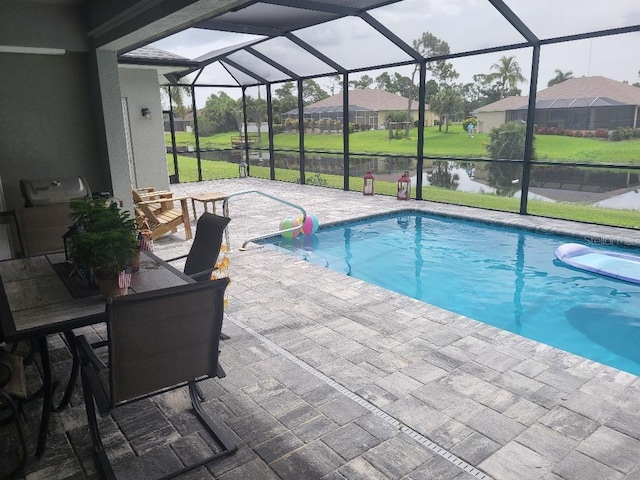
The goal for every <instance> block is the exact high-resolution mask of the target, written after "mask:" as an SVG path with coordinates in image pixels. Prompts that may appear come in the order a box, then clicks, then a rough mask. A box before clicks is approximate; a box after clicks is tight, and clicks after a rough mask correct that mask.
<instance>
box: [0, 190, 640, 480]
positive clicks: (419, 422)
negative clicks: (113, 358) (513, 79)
mask: <svg viewBox="0 0 640 480" xmlns="http://www.w3.org/2000/svg"><path fill="white" fill-rule="evenodd" d="M172 189H173V190H174V191H176V192H177V193H178V194H179V195H189V194H195V193H197V192H205V191H220V192H225V193H226V194H231V193H235V192H240V191H247V190H260V191H264V192H267V193H269V194H271V195H275V196H278V197H281V198H283V199H285V200H287V201H289V202H293V203H297V204H300V205H301V206H303V207H304V208H305V209H306V211H307V212H310V213H314V214H316V215H317V217H318V218H319V220H320V223H321V224H322V223H328V222H335V221H341V220H346V219H351V218H355V217H360V216H365V215H371V214H375V213H382V212H387V211H393V210H397V209H399V208H415V209H421V210H426V211H432V212H439V213H445V214H449V215H465V216H470V217H475V218H482V219H483V220H486V221H494V222H504V223H509V224H514V225H525V226H528V227H531V228H535V229H537V230H540V231H549V232H554V231H556V232H573V233H576V232H580V234H581V235H584V236H585V237H591V238H599V239H601V238H603V237H604V236H608V237H609V238H612V239H615V240H616V241H622V240H624V241H626V242H629V243H635V244H637V245H640V231H634V230H629V229H617V228H609V227H602V226H594V225H582V224H576V223H573V222H564V221H559V220H549V219H543V218H536V217H522V216H519V215H512V214H507V213H501V212H487V211H478V210H475V209H471V208H464V207H454V206H448V205H442V204H435V203H430V202H416V201H411V202H398V201H396V200H395V199H394V198H389V197H382V196H373V197H364V196H363V195H362V194H359V193H357V192H343V191H339V190H329V189H323V188H319V187H313V186H301V185H294V184H285V183H279V182H268V181H263V180H258V179H251V178H247V179H234V180H222V181H212V182H201V183H194V184H184V185H174V186H172ZM229 208H230V216H231V218H232V222H231V224H230V243H231V248H232V252H231V253H230V260H231V266H230V276H231V278H232V283H231V285H230V287H229V289H228V296H229V306H228V308H227V310H226V313H227V318H226V319H225V325H224V328H223V330H224V332H225V333H227V334H228V335H229V336H230V339H228V340H225V341H224V342H222V347H221V348H222V353H221V361H222V364H223V365H224V368H225V370H226V372H227V377H226V378H224V379H221V380H210V381H207V382H206V383H205V387H206V388H205V391H206V393H207V400H208V402H207V404H206V405H207V408H208V409H209V410H210V411H211V412H213V413H214V416H215V417H217V418H218V419H219V420H220V421H223V422H224V423H226V424H227V425H228V426H229V427H230V429H231V430H232V432H234V435H235V437H236V442H237V444H238V446H239V451H238V452H237V453H236V454H234V455H233V456H231V457H229V458H226V459H224V460H222V461H220V462H218V463H214V464H211V465H210V466H208V467H206V468H205V467H202V468H200V469H198V470H196V471H194V472H192V473H191V474H189V475H188V476H186V477H184V478H193V479H196V478H198V479H199V478H219V479H223V480H232V479H238V480H240V479H243V480H244V479H286V480H288V479H291V480H294V479H295V480H300V479H320V478H322V479H327V480H334V479H335V480H338V479H345V478H346V479H367V480H369V479H400V478H406V479H414V480H417V479H439V480H444V479H473V478H479V479H488V478H494V479H505V480H515V479H518V480H521V479H545V480H559V479H567V480H572V479H576V480H578V479H580V480H585V479H623V478H627V479H637V478H640V456H638V455H637V452H638V451H639V449H640V417H639V416H638V411H640V395H638V393H639V391H640V381H639V380H638V377H636V376H634V375H631V374H628V373H624V372H621V371H618V370H616V369H614V368H610V367H607V366H604V365H601V364H598V363H596V362H593V361H590V360H586V359H584V358H581V357H578V356H576V355H572V354H569V353H566V352H563V351H560V350H557V349H554V348H552V347H549V346H547V345H543V344H540V343H537V342H535V341H533V340H528V339H526V338H523V337H519V336H517V335H515V334H511V333H509V332H506V331H502V330H499V329H497V328H495V327H492V326H489V325H486V324H483V323H479V322H476V321H474V320H472V319H468V318H465V317H463V316H461V315H458V314H455V313H452V312H448V311H445V310H442V309H439V308H436V307H434V306H431V305H428V304H425V303H422V302H419V301H417V300H413V299H411V298H407V297H405V296H403V295H400V294H396V293H393V292H390V291H387V290H384V289H382V288H378V287H376V286H373V285H370V284H367V283H365V282H362V281H360V280H357V279H354V278H351V277H347V276H345V275H342V274H340V273H337V272H333V271H329V270H327V269H324V268H322V267H320V266H317V265H313V264H311V263H307V262H304V261H302V260H297V259H294V258H292V257H290V256H287V255H284V254H281V253H278V252H275V251H273V250H270V249H267V248H263V247H260V246H257V245H256V244H249V246H248V248H247V250H246V251H240V249H239V247H240V246H241V245H242V244H243V243H244V242H245V241H246V240H248V239H250V238H253V237H257V236H260V235H264V234H267V233H269V232H273V231H275V230H277V229H278V225H279V222H280V220H281V219H282V218H284V217H285V216H288V215H293V214H295V213H296V212H295V211H294V210H292V209H291V208H290V207H286V206H283V205H280V204H277V203H275V202H272V201H270V200H268V199H265V198H263V197H259V196H256V195H246V196H238V197H234V198H232V199H231V200H230V202H229ZM194 226H195V224H194ZM183 238H184V237H183V235H182V234H181V232H178V233H177V234H176V235H168V236H166V237H163V238H161V239H160V240H158V241H157V242H156V245H155V251H156V253H157V254H158V255H160V256H161V257H164V258H169V257H173V256H176V255H179V254H181V253H186V251H187V250H188V247H189V242H185V241H183V240H182V239H183ZM550 255H551V253H550ZM96 330H97V331H94V330H93V329H87V332H89V333H91V334H94V333H97V334H104V328H102V329H100V328H98V329H96ZM50 341H51V348H52V351H53V356H54V359H55V360H56V363H55V367H56V368H55V371H56V372H64V371H65V370H64V369H65V368H68V362H69V359H68V357H69V355H68V352H67V350H66V349H65V347H64V344H63V343H62V341H61V339H60V338H57V337H54V338H51V339H50ZM29 372H30V373H29V375H30V383H31V385H32V386H37V383H38V375H37V372H35V370H33V369H32V368H31V369H29ZM35 403H36V404H35V405H28V406H27V408H26V414H27V417H28V421H29V424H28V427H29V428H28V429H29V435H30V439H31V442H32V443H33V440H34V438H35V432H34V429H35V426H36V425H37V417H38V405H37V402H35ZM146 403H147V405H146V406H145V408H143V409H139V408H135V409H131V410H130V411H124V412H123V413H121V414H120V415H118V416H116V417H115V418H113V419H111V418H110V417H107V418H106V419H105V420H104V426H105V429H106V431H107V432H108V433H107V437H108V443H107V444H108V447H109V453H110V456H111V458H112V459H113V460H115V461H116V462H117V463H118V465H119V467H120V468H119V473H120V474H121V475H122V478H131V479H140V478H151V477H152V474H153V472H156V471H159V470H161V469H162V468H163V467H164V466H171V465H176V464H178V463H179V462H180V461H181V460H185V461H189V459H192V458H194V457H197V456H198V452H201V451H202V450H206V449H207V448H208V447H207V442H206V438H205V435H204V434H203V433H202V432H201V431H200V430H199V429H198V428H197V426H196V424H194V423H193V422H194V420H193V419H192V418H191V417H190V416H189V414H188V407H189V402H188V395H186V393H185V392H184V391H182V390H179V391H175V392H172V393H170V394H166V395H164V396H162V397H160V398H159V399H157V400H155V401H153V402H152V401H148V402H146ZM3 428H4V427H3ZM9 441H10V440H9V439H8V437H4V438H3V439H2V440H0V447H1V450H0V452H2V455H3V459H4V458H7V457H6V456H7V455H8V451H9V450H10V449H9V446H8V445H7V443H8V442H9ZM33 451H34V446H33V445H31V448H30V452H31V453H33ZM26 478H28V479H44V478H97V475H96V463H95V459H94V457H93V454H92V453H91V445H90V442H89V439H88V433H87V431H86V418H85V414H84V406H83V405H82V401H81V396H80V394H79V393H76V396H75V398H74V402H73V407H72V408H70V409H68V410H66V411H64V412H61V413H57V414H53V419H52V431H51V436H50V438H49V448H48V450H47V453H46V455H45V457H44V458H43V459H41V460H39V461H35V460H33V459H31V460H30V462H29V465H28V473H27V476H26Z"/></svg>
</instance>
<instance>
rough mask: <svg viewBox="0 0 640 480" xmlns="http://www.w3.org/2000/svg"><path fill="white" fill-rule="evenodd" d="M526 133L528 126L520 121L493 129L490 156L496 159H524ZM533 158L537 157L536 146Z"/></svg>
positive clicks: (488, 146) (488, 150)
mask: <svg viewBox="0 0 640 480" xmlns="http://www.w3.org/2000/svg"><path fill="white" fill-rule="evenodd" d="M526 134H527V132H526V126H525V125H524V124H522V123H519V122H509V123H505V124H504V125H501V126H499V127H497V128H493V129H491V133H490V134H489V143H488V144H487V152H489V156H490V157H491V158H494V159H507V160H516V159H522V158H523V157H524V141H525V138H526ZM532 158H535V148H534V153H533V156H532Z"/></svg>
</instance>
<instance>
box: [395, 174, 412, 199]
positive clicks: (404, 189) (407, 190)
mask: <svg viewBox="0 0 640 480" xmlns="http://www.w3.org/2000/svg"><path fill="white" fill-rule="evenodd" d="M409 198H411V179H410V178H409V172H407V171H405V172H404V173H403V174H402V176H401V177H400V178H399V179H398V196H397V199H398V200H409Z"/></svg>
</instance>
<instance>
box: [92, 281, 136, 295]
mask: <svg viewBox="0 0 640 480" xmlns="http://www.w3.org/2000/svg"><path fill="white" fill-rule="evenodd" d="M96 283H97V284H98V287H99V288H100V293H101V294H102V297H103V298H109V297H119V296H121V295H126V294H127V292H128V289H127V288H120V287H119V286H118V277H116V278H98V277H96Z"/></svg>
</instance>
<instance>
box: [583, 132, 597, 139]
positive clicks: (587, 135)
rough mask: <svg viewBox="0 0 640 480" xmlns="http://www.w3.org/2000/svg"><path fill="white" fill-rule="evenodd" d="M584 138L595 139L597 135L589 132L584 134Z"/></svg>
mask: <svg viewBox="0 0 640 480" xmlns="http://www.w3.org/2000/svg"><path fill="white" fill-rule="evenodd" d="M583 137H584V138H595V137H596V134H595V132H591V131H589V132H584V135H583Z"/></svg>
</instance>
